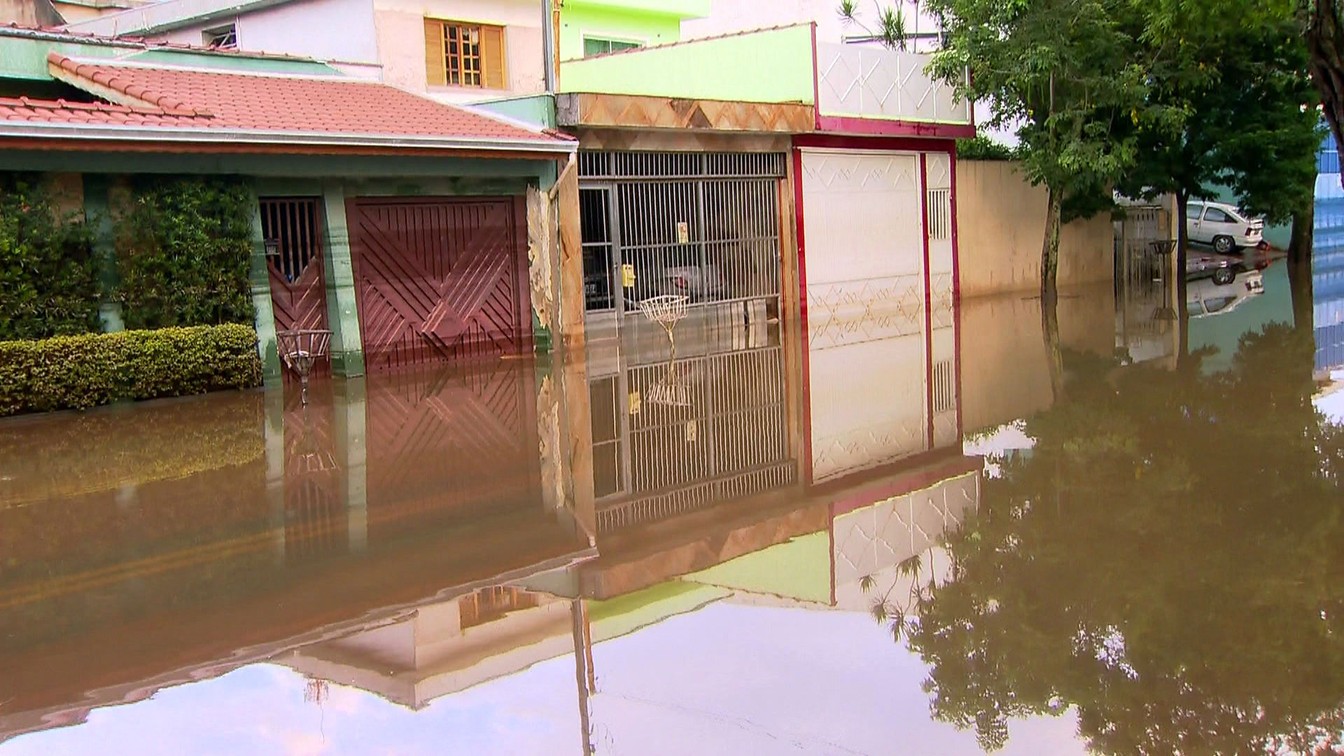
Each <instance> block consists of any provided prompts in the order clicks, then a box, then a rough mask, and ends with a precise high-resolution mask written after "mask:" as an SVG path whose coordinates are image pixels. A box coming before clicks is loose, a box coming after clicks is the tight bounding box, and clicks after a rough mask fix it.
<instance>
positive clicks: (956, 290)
mask: <svg viewBox="0 0 1344 756" xmlns="http://www.w3.org/2000/svg"><path fill="white" fill-rule="evenodd" d="M954 145H955V143H954ZM950 157H951V160H952V163H951V174H950V175H951V181H952V184H951V195H952V339H953V343H954V344H955V351H954V352H953V359H954V360H956V362H955V366H956V367H955V369H956V382H957V384H956V391H957V437H958V438H960V437H961V435H962V433H964V432H965V429H964V428H963V427H962V425H961V248H960V247H959V246H958V243H957V150H956V148H955V146H954V147H953V149H952V154H951V156H950Z"/></svg>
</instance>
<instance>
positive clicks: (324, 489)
mask: <svg viewBox="0 0 1344 756" xmlns="http://www.w3.org/2000/svg"><path fill="white" fill-rule="evenodd" d="M328 387H329V384H328ZM323 393H324V394H325V395H324V396H323V397H321V399H322V400H321V401H319V402H318V403H316V404H315V405H314V406H308V407H304V406H301V405H298V404H297V402H296V401H294V400H292V399H290V398H289V397H286V398H287V399H289V402H288V403H289V406H288V407H287V408H286V410H285V421H284V422H285V559H286V560H287V561H289V562H291V563H293V562H299V561H305V560H308V559H313V558H317V557H322V556H327V555H335V554H344V553H345V551H346V544H347V532H346V531H347V527H348V520H347V509H346V502H345V497H344V495H343V487H342V481H341V475H340V467H339V465H338V463H337V461H336V457H335V445H334V443H333V439H332V435H331V404H330V396H329V394H326V392H323Z"/></svg>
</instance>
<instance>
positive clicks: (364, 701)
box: [0, 602, 1085, 756]
mask: <svg viewBox="0 0 1344 756" xmlns="http://www.w3.org/2000/svg"><path fill="white" fill-rule="evenodd" d="M594 667H595V670H596V674H597V685H598V692H597V694H596V695H594V696H593V698H592V699H591V710H592V716H593V734H594V738H593V740H594V743H595V745H596V747H597V752H598V753H603V754H653V755H657V754H673V753H678V754H679V753H687V752H693V753H696V754H741V753H752V754H775V753H779V754H792V753H819V754H856V753H858V754H878V753H882V754H890V753H902V754H940V755H941V754H947V755H949V756H955V755H956V754H975V753H979V750H978V748H977V747H976V744H975V737H974V735H973V733H970V732H962V731H958V730H957V729H956V728H954V727H952V726H950V725H947V724H943V723H940V722H935V721H933V720H932V719H931V718H930V715H929V697H928V695H927V694H926V693H924V692H923V690H922V689H921V687H920V685H921V683H922V682H923V680H924V678H925V676H926V669H925V667H924V665H923V664H922V662H920V660H919V659H918V657H916V656H915V655H913V654H911V653H910V652H909V651H908V650H907V649H906V648H905V647H904V646H901V645H898V644H896V643H894V642H893V641H892V640H891V638H890V636H889V635H888V634H887V633H886V631H885V630H884V629H883V628H882V627H880V626H878V625H876V624H875V623H874V622H873V621H872V620H871V619H870V618H869V617H867V616H866V615H863V614H854V613H845V612H837V611H815V610H807V609H793V608H778V607H762V606H744V605H739V604H732V603H724V602H719V603H715V604H710V605H709V606H706V607H703V608H701V609H700V610H698V611H695V612H691V613H689V614H684V615H680V616H676V617H673V618H671V619H669V620H666V621H664V622H662V623H660V624H657V625H653V626H650V627H647V628H644V629H642V630H640V631H638V632H635V633H632V634H630V635H627V636H623V637H620V638H615V639H612V640H610V641H606V642H603V643H600V644H598V645H597V646H596V647H595V648H594ZM303 693H304V679H303V677H302V676H301V675H299V674H297V673H295V672H293V671H291V670H289V669H288V668H285V667H281V666H278V665H267V664H262V665H254V666H250V667H245V668H242V669H239V670H236V671H234V672H231V673H229V674H226V675H224V676H222V677H219V678H215V679H212V680H206V681H202V682H199V683H194V684H191V685H184V686H179V687H176V688H170V689H165V690H162V691H159V692H158V693H157V694H156V695H155V696H154V697H153V698H151V699H149V700H146V701H142V702H139V703H136V704H131V705H127V706H119V707H109V708H104V709H99V710H95V711H94V712H92V714H91V715H90V716H89V719H88V722H87V723H85V724H84V725H82V726H78V727H68V728H62V729H56V730H48V731H46V732H42V733H35V734H32V735H27V736H23V737H20V738H16V739H15V740H12V741H10V742H8V743H5V744H3V745H0V754H5V755H6V756H13V755H15V754H19V755H23V756H27V755H29V754H32V755H34V756H36V755H38V754H41V756H56V755H59V754H85V753H100V754H105V753H130V752H135V753H138V754H182V753H192V754H226V753H227V754H235V753H266V754H272V753H273V754H292V755H294V756H301V755H307V754H353V753H359V754H391V753H396V754H443V753H448V754H456V753H463V754H467V753H470V754H519V753H545V754H564V753H578V752H579V751H580V742H581V741H580V727H579V717H578V696H577V693H576V685H575V670H574V661H573V657H572V656H564V657H560V658H557V659H552V660H550V661H546V662H543V663H541V664H537V665H535V666H533V667H531V668H529V669H526V670H523V671H521V672H519V673H517V674H513V675H510V676H508V677H504V678H499V679H496V680H493V681H490V682H487V683H484V684H482V685H478V686H476V687H474V688H471V689H468V690H466V691H462V692H460V693H458V694H455V695H452V696H448V697H445V698H442V699H439V700H438V701H435V702H433V703H432V704H431V705H430V706H429V707H427V708H426V709H425V710H423V711H421V712H418V713H416V712H412V711H410V710H408V709H405V708H402V707H400V706H398V705H396V704H392V703H390V702H387V701H385V700H383V699H380V698H377V697H376V696H373V695H371V694H367V693H364V692H362V691H359V690H357V689H354V688H347V687H342V686H337V685H332V686H331V687H330V689H329V692H328V697H327V698H326V700H325V701H324V702H323V703H322V705H320V706H319V705H317V704H314V703H308V702H305V700H304V695H303ZM1076 727H1077V725H1076V722H1075V721H1074V719H1073V717H1072V715H1071V714H1066V715H1064V716H1062V717H1059V718H1041V719H1035V720H1027V721H1018V722H1014V723H1012V725H1011V726H1010V741H1009V745H1008V748H1007V749H1005V750H1004V751H1001V752H1000V753H1002V754H1005V756H1016V755H1017V754H1075V753H1077V754H1081V753H1084V752H1085V751H1084V749H1083V747H1082V746H1081V744H1079V743H1078V742H1077V741H1076V738H1075V732H1076Z"/></svg>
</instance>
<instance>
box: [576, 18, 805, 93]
mask: <svg viewBox="0 0 1344 756" xmlns="http://www.w3.org/2000/svg"><path fill="white" fill-rule="evenodd" d="M560 89H561V90H562V91H564V92H600V93H606V94H629V95H646V96H651V97H678V98H685V99H699V100H738V101H745V102H797V103H805V104H812V102H813V100H814V89H813V61H812V29H811V27H808V26H794V27H789V28H785V29H772V30H769V31H763V32H759V33H756V34H743V35H739V36H733V37H721V38H718V39H708V40H701V41H696V42H686V43H682V44H678V45H671V46H669V47H662V48H652V49H648V50H640V51H638V52H633V53H624V54H619V55H606V56H602V57H597V58H588V59H586V60H573V61H568V62H563V63H561V64H560Z"/></svg>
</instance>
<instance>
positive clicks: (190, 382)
mask: <svg viewBox="0 0 1344 756" xmlns="http://www.w3.org/2000/svg"><path fill="white" fill-rule="evenodd" d="M260 382H261V364H260V361H259V359H258V357H257V334H256V331H254V330H253V328H252V327H251V326H243V325H221V326H198V327H193V328H164V329H160V330H155V331H123V332H120V333H107V334H88V335H82V336H57V337H55V338H51V339H45V340H42V341H4V342H0V416H3V415H12V414H15V413H19V412H45V411H51V410H59V409H87V408H89V407H95V406H98V405H101V404H108V403H111V402H115V401H119V400H123V399H154V398H157V397H165V396H184V395H188V394H201V393H205V392H207V391H213V390H218V389H225V388H247V387H250V386H256V385H258V384H259V383H260Z"/></svg>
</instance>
